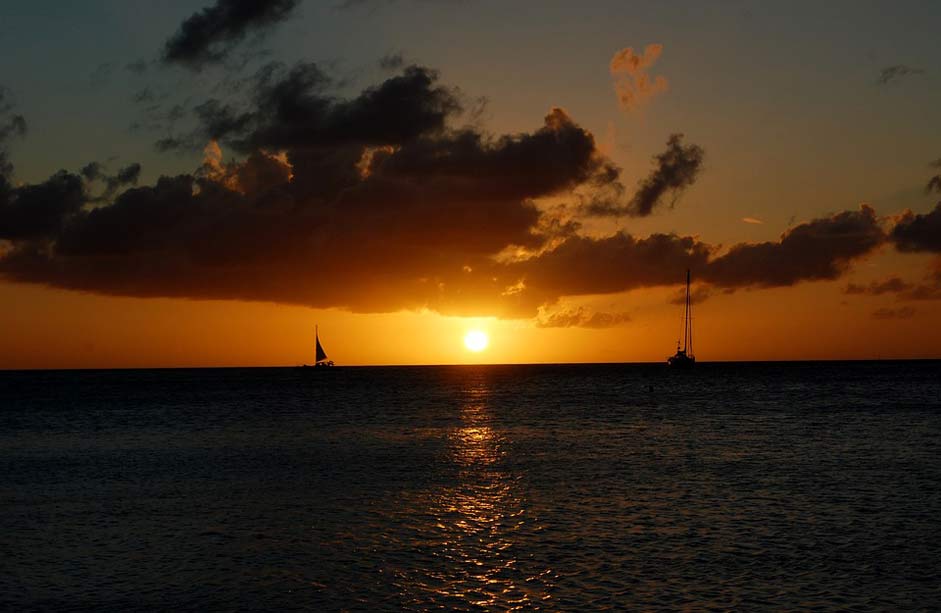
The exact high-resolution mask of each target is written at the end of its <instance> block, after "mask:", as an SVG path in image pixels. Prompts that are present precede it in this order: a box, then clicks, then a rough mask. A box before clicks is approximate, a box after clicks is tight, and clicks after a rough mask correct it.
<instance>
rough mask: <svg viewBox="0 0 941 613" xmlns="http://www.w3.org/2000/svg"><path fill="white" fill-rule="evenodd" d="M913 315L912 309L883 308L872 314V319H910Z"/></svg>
mask: <svg viewBox="0 0 941 613" xmlns="http://www.w3.org/2000/svg"><path fill="white" fill-rule="evenodd" d="M914 315H915V309H913V308H912V307H899V308H897V309H890V308H887V307H883V308H880V309H876V310H875V311H873V312H872V317H873V319H911V318H912V317H913V316H914Z"/></svg>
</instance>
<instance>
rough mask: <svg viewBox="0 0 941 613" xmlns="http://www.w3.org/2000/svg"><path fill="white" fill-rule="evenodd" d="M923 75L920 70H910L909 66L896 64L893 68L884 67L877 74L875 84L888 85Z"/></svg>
mask: <svg viewBox="0 0 941 613" xmlns="http://www.w3.org/2000/svg"><path fill="white" fill-rule="evenodd" d="M921 74H925V71H924V70H922V69H921V68H912V67H911V66H906V65H905V64H896V65H894V66H886V67H885V68H883V69H882V72H880V73H879V77H878V78H877V79H876V83H878V84H879V85H888V84H890V83H894V82H898V81H901V80H902V79H904V78H905V77H909V76H912V75H921Z"/></svg>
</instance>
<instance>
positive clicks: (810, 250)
mask: <svg viewBox="0 0 941 613" xmlns="http://www.w3.org/2000/svg"><path fill="white" fill-rule="evenodd" d="M885 239H886V237H885V233H884V232H883V230H882V227H881V226H880V224H879V220H878V218H877V217H876V213H875V211H874V210H873V209H872V207H870V206H868V205H863V206H861V207H860V209H859V210H858V211H844V212H842V213H838V214H836V215H831V216H829V217H824V218H820V219H815V220H813V221H809V222H807V223H803V224H800V225H798V226H796V227H794V228H792V229H790V230H788V231H787V232H785V233H784V234H783V235H782V236H781V239H780V240H779V241H774V242H770V241H769V242H764V243H741V244H738V245H734V246H732V247H731V248H730V249H729V251H728V252H727V253H725V254H724V255H722V256H720V257H717V258H716V259H714V260H712V261H711V262H710V263H709V265H708V266H707V267H705V268H704V269H703V270H702V273H701V274H700V275H699V278H700V279H702V280H704V281H707V282H709V283H712V284H713V285H717V286H719V287H746V286H756V287H776V286H787V285H793V284H795V283H798V282H800V281H812V280H832V279H836V278H838V277H840V275H842V274H843V272H845V271H846V270H847V268H848V267H849V265H850V263H851V262H852V261H853V260H855V259H857V258H860V257H863V256H865V255H868V254H869V253H872V252H873V251H874V250H875V249H876V248H877V247H879V246H880V245H881V244H883V243H884V242H885Z"/></svg>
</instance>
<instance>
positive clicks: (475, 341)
mask: <svg viewBox="0 0 941 613" xmlns="http://www.w3.org/2000/svg"><path fill="white" fill-rule="evenodd" d="M489 344H490V337H488V336H487V333H486V332H481V331H480V330H471V331H470V332H468V333H467V334H466V335H465V336H464V345H465V346H466V347H467V348H468V349H470V350H471V351H473V352H479V351H483V350H484V349H486V348H487V345H489Z"/></svg>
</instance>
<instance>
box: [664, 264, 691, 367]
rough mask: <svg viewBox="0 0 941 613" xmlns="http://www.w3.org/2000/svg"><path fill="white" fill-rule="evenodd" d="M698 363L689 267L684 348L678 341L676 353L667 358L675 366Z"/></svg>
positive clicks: (684, 321)
mask: <svg viewBox="0 0 941 613" xmlns="http://www.w3.org/2000/svg"><path fill="white" fill-rule="evenodd" d="M695 363H696V356H695V355H693V303H692V300H690V296H689V269H688V268H687V269H686V312H685V314H684V315H683V348H682V349H680V341H679V340H677V341H676V355H673V356H671V357H669V358H667V364H669V365H670V366H672V367H673V368H692V367H693V364H695Z"/></svg>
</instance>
